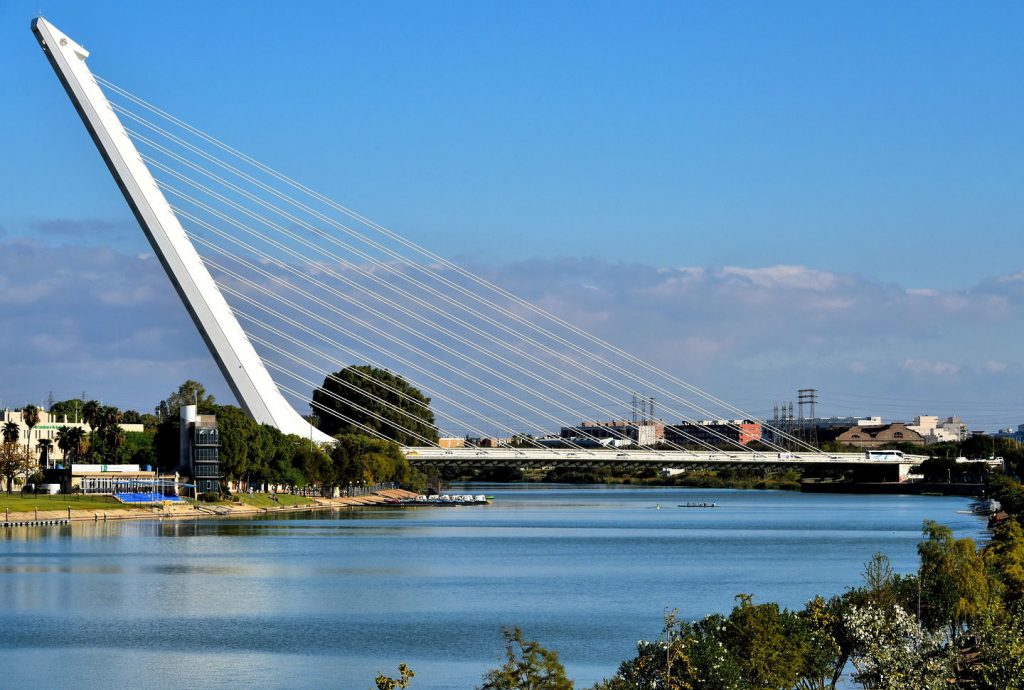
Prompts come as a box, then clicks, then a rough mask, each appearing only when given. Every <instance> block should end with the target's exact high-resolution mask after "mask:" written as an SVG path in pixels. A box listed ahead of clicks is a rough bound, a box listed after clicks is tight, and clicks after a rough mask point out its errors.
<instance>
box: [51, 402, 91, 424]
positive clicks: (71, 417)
mask: <svg viewBox="0 0 1024 690" xmlns="http://www.w3.org/2000/svg"><path fill="white" fill-rule="evenodd" d="M84 404H85V401H84V400H79V399H78V398H72V399H71V400H61V401H60V402H55V403H53V404H52V405H50V409H49V410H47V412H49V414H50V421H51V422H56V421H58V420H61V421H64V422H65V423H66V422H77V421H79V420H80V419H81V417H82V405H84Z"/></svg>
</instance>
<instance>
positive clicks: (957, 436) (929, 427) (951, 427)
mask: <svg viewBox="0 0 1024 690" xmlns="http://www.w3.org/2000/svg"><path fill="white" fill-rule="evenodd" d="M907 428H909V429H913V430H914V431H916V432H917V433H919V434H921V436H923V437H924V442H925V445H931V444H933V443H945V442H946V441H963V440H964V439H965V438H967V425H966V424H964V423H963V421H962V420H961V419H960V418H959V417H947V418H946V419H944V420H943V421H941V422H940V421H939V418H938V417H937V416H936V415H920V416H918V417H915V418H914V423H913V424H909V425H907Z"/></svg>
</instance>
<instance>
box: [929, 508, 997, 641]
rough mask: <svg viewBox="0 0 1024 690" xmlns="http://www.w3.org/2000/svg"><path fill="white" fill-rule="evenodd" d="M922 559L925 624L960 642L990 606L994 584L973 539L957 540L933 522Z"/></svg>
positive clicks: (949, 532) (941, 526)
mask: <svg viewBox="0 0 1024 690" xmlns="http://www.w3.org/2000/svg"><path fill="white" fill-rule="evenodd" d="M922 531H923V534H924V536H925V537H926V539H925V540H924V541H922V542H921V543H919V544H918V545H917V553H918V555H919V556H920V559H921V567H920V569H919V571H918V577H919V578H920V580H921V591H922V595H921V599H922V613H921V618H922V621H921V622H922V623H924V624H925V625H926V626H927V627H928V628H929V629H932V630H935V629H937V628H940V627H942V626H946V627H947V628H948V631H949V636H950V638H951V639H952V640H953V641H954V642H957V641H959V640H960V638H961V637H962V636H963V635H964V634H965V632H966V631H967V628H968V626H969V625H970V623H971V622H972V621H973V620H974V619H975V618H977V617H978V615H979V614H980V613H981V611H982V610H983V609H984V608H986V607H987V606H988V604H989V597H990V594H991V592H990V585H991V583H990V580H989V578H988V574H987V572H986V569H985V561H984V558H983V557H982V555H981V554H980V553H979V552H978V549H977V546H976V545H975V543H974V540H973V539H970V538H967V537H965V538H963V539H954V538H953V530H951V529H950V528H949V527H946V526H945V525H940V524H939V523H937V522H934V521H932V520H926V521H925V523H924V528H923V530H922Z"/></svg>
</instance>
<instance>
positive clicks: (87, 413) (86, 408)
mask: <svg viewBox="0 0 1024 690" xmlns="http://www.w3.org/2000/svg"><path fill="white" fill-rule="evenodd" d="M99 419H100V404H99V403H98V402H96V401H95V400H90V401H89V402H87V403H85V404H84V405H82V421H83V422H85V423H86V424H88V425H89V427H90V428H91V429H95V428H96V426H97V424H98V423H99Z"/></svg>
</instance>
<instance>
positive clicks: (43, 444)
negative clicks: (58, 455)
mask: <svg viewBox="0 0 1024 690" xmlns="http://www.w3.org/2000/svg"><path fill="white" fill-rule="evenodd" d="M36 448H38V449H39V466H40V467H49V466H50V449H52V448H53V441H51V440H50V439H48V438H41V439H39V440H38V441H36Z"/></svg>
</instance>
